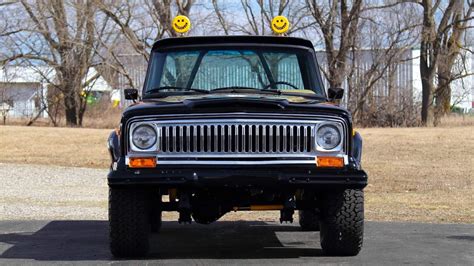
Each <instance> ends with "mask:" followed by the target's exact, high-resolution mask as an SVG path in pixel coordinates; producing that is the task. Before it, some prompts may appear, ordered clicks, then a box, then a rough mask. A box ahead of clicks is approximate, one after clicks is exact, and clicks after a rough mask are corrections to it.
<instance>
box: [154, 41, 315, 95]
mask: <svg viewBox="0 0 474 266" xmlns="http://www.w3.org/2000/svg"><path fill="white" fill-rule="evenodd" d="M150 64H151V65H150V68H149V71H148V74H147V75H148V76H147V81H146V84H145V93H147V92H151V91H152V90H153V92H156V91H157V90H159V92H167V91H173V92H175V91H188V92H189V91H193V90H194V91H198V90H199V91H209V92H212V91H213V90H217V89H221V90H222V89H225V88H249V89H258V90H264V89H272V90H279V91H282V92H284V91H291V92H303V93H313V94H317V95H323V92H322V91H323V88H322V87H321V86H320V82H319V81H318V80H319V76H317V74H316V66H315V62H314V59H313V56H312V54H311V53H310V52H308V51H306V50H304V49H285V50H276V49H275V50H272V49H268V48H265V49H263V50H259V49H247V48H246V49H206V50H179V51H176V50H174V51H169V52H154V53H153V54H152V58H151V62H150ZM253 93H254V92H253Z"/></svg>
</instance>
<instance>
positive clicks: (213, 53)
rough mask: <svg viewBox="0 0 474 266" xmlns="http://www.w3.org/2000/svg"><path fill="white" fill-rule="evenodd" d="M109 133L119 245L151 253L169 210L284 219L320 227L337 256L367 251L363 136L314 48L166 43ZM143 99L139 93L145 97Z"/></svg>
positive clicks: (188, 40) (113, 230)
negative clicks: (152, 238)
mask: <svg viewBox="0 0 474 266" xmlns="http://www.w3.org/2000/svg"><path fill="white" fill-rule="evenodd" d="M125 94H126V98H127V99H129V100H133V101H134V103H133V104H132V105H131V106H129V107H128V108H127V109H126V110H125V111H124V112H123V116H122V119H121V124H120V128H119V129H118V130H115V131H114V132H112V134H111V135H110V138H109V140H108V144H109V151H110V154H111V157H112V163H111V170H110V173H109V175H108V185H109V188H110V197H109V222H110V247H111V252H112V254H113V255H114V256H116V257H134V256H144V255H146V254H147V252H148V249H149V235H150V233H151V232H157V231H159V229H160V227H161V217H162V216H161V214H162V212H164V211H176V212H179V222H180V223H190V222H191V221H192V220H194V221H195V222H197V223H201V224H209V223H212V222H214V221H217V220H218V219H219V218H220V217H222V216H223V215H224V214H226V213H227V212H230V211H246V210H254V211H278V212H279V214H280V221H281V222H293V215H294V212H295V211H296V210H298V211H299V224H300V226H301V229H302V230H307V231H311V230H313V231H316V230H320V235H321V246H322V249H323V251H324V252H325V253H326V254H328V255H349V256H350V255H356V254H358V252H359V251H360V249H361V247H362V240H363V226H364V225H363V224H364V192H363V189H364V187H365V186H366V185H367V174H366V173H365V172H364V171H363V170H362V169H361V150H362V139H361V137H360V135H359V134H358V133H357V132H356V131H354V129H353V127H352V120H351V115H350V113H349V112H348V111H347V110H346V109H344V108H341V107H339V106H338V105H337V104H335V103H336V102H338V101H339V100H340V99H341V98H342V97H343V90H342V89H337V88H329V89H328V92H326V90H325V89H324V86H323V81H322V78H321V74H320V70H319V66H318V63H317V60H316V55H315V51H314V48H313V45H312V44H311V42H310V41H308V40H305V39H300V38H291V37H282V36H218V37H217V36H216V37H210V36H208V37H181V38H168V39H163V40H159V41H157V42H156V43H155V44H154V46H153V48H152V51H151V56H150V60H149V65H148V71H147V76H146V80H145V84H144V87H143V90H142V92H141V93H138V91H137V90H135V89H127V90H125ZM139 95H140V96H139Z"/></svg>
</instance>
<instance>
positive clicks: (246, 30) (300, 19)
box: [212, 0, 311, 35]
mask: <svg viewBox="0 0 474 266" xmlns="http://www.w3.org/2000/svg"><path fill="white" fill-rule="evenodd" d="M212 5H213V10H214V14H215V16H216V18H217V24H218V25H220V27H221V28H220V30H222V31H223V33H224V34H225V35H230V34H246V35H266V34H271V27H270V23H271V21H272V19H273V17H275V16H279V15H284V16H286V17H287V18H288V19H289V22H290V29H289V30H288V33H287V34H288V35H291V34H294V33H300V32H301V31H302V30H304V29H306V28H308V27H309V26H311V25H310V24H308V23H307V21H306V20H305V19H306V18H307V17H308V10H307V8H306V6H305V4H304V2H302V1H289V0H267V1H263V0H241V1H240V3H239V4H236V8H239V9H240V10H242V11H243V16H244V18H243V19H235V14H232V13H231V12H228V11H227V10H226V9H225V7H224V5H219V1H216V0H213V1H212Z"/></svg>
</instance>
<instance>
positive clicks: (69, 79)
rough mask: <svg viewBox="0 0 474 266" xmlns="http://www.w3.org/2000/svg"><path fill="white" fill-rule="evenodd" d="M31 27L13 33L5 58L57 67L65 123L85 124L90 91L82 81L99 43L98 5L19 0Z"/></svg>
mask: <svg viewBox="0 0 474 266" xmlns="http://www.w3.org/2000/svg"><path fill="white" fill-rule="evenodd" d="M19 4H20V6H21V8H22V9H23V10H24V12H25V15H26V16H27V19H28V20H27V22H29V26H30V28H29V29H28V30H24V29H23V30H21V32H20V33H19V34H17V35H16V36H11V39H12V40H13V41H12V42H13V43H14V44H15V47H16V50H15V51H13V54H12V55H11V56H10V57H8V58H7V59H6V60H4V62H11V61H18V60H26V62H28V63H29V64H30V65H32V64H33V65H34V64H38V63H32V62H35V61H36V62H40V63H42V64H44V65H47V66H49V67H51V68H53V69H54V70H55V78H54V80H51V84H53V85H54V86H55V87H56V88H57V89H58V90H59V91H60V92H61V93H62V95H63V104H64V109H65V116H66V123H67V125H69V126H77V125H81V124H82V119H83V115H84V112H85V108H86V103H85V102H86V99H85V97H87V93H88V92H87V91H86V92H85V95H84V91H83V81H84V78H85V77H86V75H87V72H88V70H89V68H90V67H91V66H92V63H93V57H94V53H95V49H94V45H95V44H96V32H95V14H96V7H95V5H94V4H93V3H92V2H91V1H73V2H69V1H67V2H66V1H46V0H42V1H35V2H29V1H24V0H21V1H19Z"/></svg>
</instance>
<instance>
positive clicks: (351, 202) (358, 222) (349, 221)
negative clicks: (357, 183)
mask: <svg viewBox="0 0 474 266" xmlns="http://www.w3.org/2000/svg"><path fill="white" fill-rule="evenodd" d="M321 207H322V210H321V211H322V213H321V214H322V219H321V231H320V236H321V247H322V249H323V251H324V253H326V254H328V255H336V256H355V255H357V254H358V253H359V251H360V250H361V248H362V241H363V236H364V192H363V191H362V190H360V189H346V190H344V191H341V192H334V193H331V194H327V195H326V196H325V197H324V199H323V200H322V206H321Z"/></svg>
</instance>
